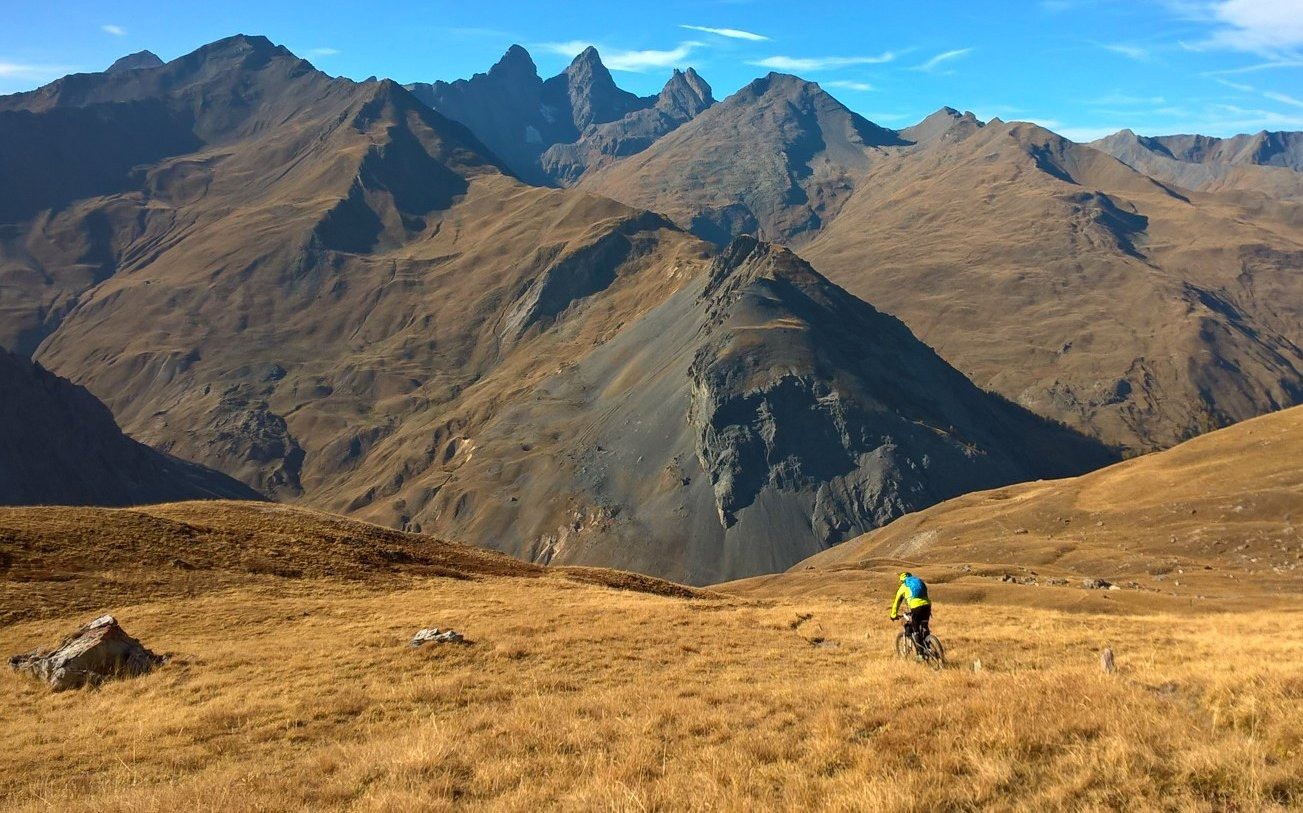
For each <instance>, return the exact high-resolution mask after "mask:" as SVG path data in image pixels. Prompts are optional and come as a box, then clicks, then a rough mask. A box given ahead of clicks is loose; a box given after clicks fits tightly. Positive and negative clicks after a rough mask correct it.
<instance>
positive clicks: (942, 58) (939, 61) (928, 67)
mask: <svg viewBox="0 0 1303 813" xmlns="http://www.w3.org/2000/svg"><path fill="white" fill-rule="evenodd" d="M972 52H973V49H972V48H956V49H955V50H953V51H942V52H941V53H939V54H937V55H936V56H934V57H932V58H931V59H929V60H928V61H927V62H924V63H923V64H921V65H915V66H914V67H913V68H911V69H910V70H915V71H923V72H925V73H934V72H936V70H937V68H939V67H941V66H942V65H944V64H945V63H947V62H950V61H951V60H955V59H959V58H960V57H964V56H967V55H969V54H971V53H972Z"/></svg>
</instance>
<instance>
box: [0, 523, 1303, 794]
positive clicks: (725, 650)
mask: <svg viewBox="0 0 1303 813" xmlns="http://www.w3.org/2000/svg"><path fill="white" fill-rule="evenodd" d="M106 529H107V530H106ZM169 529H171V530H169ZM77 551H85V556H84V557H82V556H81V555H80V554H78V553H77ZM384 551H388V552H389V553H387V554H384V553H382V552H384ZM396 552H401V555H400V553H396ZM0 553H3V556H4V562H5V563H6V564H5V567H4V568H3V569H2V570H0V584H3V585H4V592H3V593H2V594H0V613H3V615H4V617H5V618H7V619H9V620H11V621H12V623H9V624H7V625H6V626H4V627H3V628H0V652H3V653H5V654H9V653H13V652H19V651H25V650H28V649H31V648H33V647H36V646H40V645H48V644H51V643H53V642H55V641H56V640H57V639H58V637H59V636H60V635H61V634H63V633H65V632H67V631H69V630H70V629H71V628H73V627H74V626H76V625H77V624H79V623H81V622H84V621H86V620H88V619H89V618H90V617H92V616H94V615H96V614H98V613H100V612H106V611H111V612H113V613H115V614H116V615H117V617H118V618H119V620H120V621H121V622H122V623H123V625H124V626H125V627H126V629H127V630H128V631H129V632H130V633H132V634H133V635H136V636H138V637H140V638H141V640H142V641H143V642H145V643H146V644H147V645H148V646H150V647H152V648H154V649H156V650H158V651H164V652H170V653H173V654H174V660H173V661H172V662H171V663H170V664H168V665H166V666H165V667H163V668H162V669H161V670H160V671H158V672H156V673H154V674H151V675H148V676H146V677H143V678H139V679H136V680H131V681H124V682H116V683H109V684H107V685H105V686H104V687H103V688H102V689H100V690H98V691H83V692H70V693H63V694H57V695H56V694H50V693H48V692H47V691H46V690H45V689H44V688H42V687H41V686H39V685H38V684H36V683H34V682H31V681H28V680H26V679H22V678H20V677H19V676H18V675H16V674H14V673H11V672H8V671H5V672H3V673H0V692H3V694H4V696H5V697H6V698H7V699H8V700H7V702H6V703H4V704H0V730H3V731H4V732H5V735H6V744H7V747H6V748H4V749H2V750H0V799H2V800H3V802H0V807H3V808H5V809H11V810H37V809H47V808H49V807H50V806H57V807H59V808H61V809H66V810H70V811H75V810H96V811H99V810H125V809H131V810H174V809H196V808H212V807H221V808H222V809H226V810H268V809H275V810H282V809H345V808H347V809H354V810H406V809H417V808H419V809H452V808H455V807H489V808H493V809H503V810H527V809H528V810H532V809H537V808H538V807H540V806H554V807H560V808H567V809H616V810H671V809H673V810H681V809H703V810H704V809H725V810H744V809H757V808H794V807H803V808H822V809H846V810H849V809H867V810H933V809H944V808H960V809H972V808H978V807H995V808H1004V809H1038V810H1046V809H1050V810H1053V809H1064V810H1068V809H1072V810H1076V809H1082V808H1088V807H1105V808H1117V807H1122V806H1138V807H1151V808H1152V807H1166V808H1171V809H1188V810H1214V809H1218V810H1220V809H1242V810H1250V809H1252V810H1271V809H1287V808H1290V807H1292V806H1296V805H1297V804H1298V803H1299V802H1300V800H1303V779H1301V778H1300V777H1303V678H1300V669H1299V666H1300V664H1303V623H1301V622H1303V607H1301V606H1300V604H1299V602H1297V601H1293V602H1292V603H1291V602H1290V601H1288V600H1286V597H1280V598H1278V599H1277V601H1278V602H1279V607H1278V610H1277V611H1276V612H1273V613H1272V614H1271V615H1270V616H1269V617H1268V616H1265V615H1259V616H1246V615H1243V614H1238V613H1233V612H1228V611H1227V610H1228V608H1230V607H1232V606H1233V605H1232V604H1223V603H1221V602H1220V601H1217V600H1210V602H1209V604H1208V606H1207V607H1206V608H1205V609H1207V610H1208V612H1205V613H1199V614H1191V613H1188V612H1186V610H1185V607H1184V606H1183V605H1184V602H1183V601H1182V600H1180V599H1178V598H1169V599H1167V600H1166V603H1165V604H1163V605H1161V606H1160V605H1153V606H1148V607H1144V608H1131V609H1128V608H1126V607H1125V606H1123V605H1121V604H1118V605H1117V606H1104V605H1108V604H1109V602H1108V601H1105V600H1103V599H1099V600H1098V604H1099V608H1098V609H1092V608H1077V610H1076V611H1075V612H1065V611H1062V610H1059V609H1053V608H1051V606H1050V605H1049V604H1038V603H1037V602H1038V601H1042V599H1041V598H1040V597H1041V596H1044V595H1046V594H1045V593H1043V592H1041V591H1038V590H1036V589H1034V588H1025V587H1019V588H1017V589H1021V590H1022V591H1024V592H1025V593H1026V595H1027V599H1026V601H1025V602H1024V604H1025V605H1026V606H1025V608H1023V609H1020V610H1010V609H1009V608H1007V607H1001V606H999V604H998V603H997V602H992V601H984V600H980V599H973V598H972V597H971V596H970V597H968V600H961V599H962V598H963V597H962V596H961V595H960V593H961V592H962V591H963V590H964V589H965V588H962V587H960V586H959V585H950V584H939V585H938V586H937V588H936V595H937V598H938V601H939V607H940V608H941V609H939V610H938V614H937V620H936V623H935V625H934V628H935V631H936V632H937V634H938V635H940V636H941V637H942V639H943V640H944V641H945V642H946V644H947V646H948V648H949V651H950V653H951V655H952V660H953V662H954V663H953V665H952V667H951V668H949V669H947V670H944V671H942V672H939V673H938V672H931V671H928V670H926V669H923V668H921V667H919V666H917V665H915V664H912V663H902V662H899V661H896V660H894V659H893V658H892V657H891V655H890V649H891V639H892V636H893V634H894V629H893V627H892V626H891V625H890V624H888V623H887V622H886V621H885V605H886V601H887V598H888V596H889V593H890V591H891V589H892V588H893V586H894V585H892V584H891V583H890V581H889V580H888V579H883V578H874V579H868V578H866V579H865V581H864V582H863V584H862V589H859V590H858V591H856V592H855V593H853V594H851V595H849V596H847V595H843V596H837V595H834V594H832V593H827V594H814V595H787V596H784V595H782V591H777V590H775V591H770V592H768V593H766V592H765V591H763V590H757V589H755V588H754V587H753V588H752V590H751V595H748V596H740V595H736V594H735V595H732V596H724V595H720V594H709V593H698V594H695V595H696V596H697V597H693V596H694V594H692V593H690V592H688V591H686V590H680V591H675V590H672V589H670V588H669V586H668V585H665V583H657V582H649V581H646V580H638V582H636V583H635V584H633V586H637V587H644V588H647V589H653V590H657V591H658V592H660V593H671V592H673V593H677V595H659V594H656V593H651V592H638V591H632V590H621V589H613V587H612V585H614V586H615V587H623V586H629V583H628V582H626V581H624V579H626V578H628V577H624V576H622V575H620V574H615V573H612V572H610V571H591V570H588V571H572V570H557V571H551V570H545V569H542V568H536V567H533V566H528V565H520V564H516V563H513V562H511V560H507V559H504V558H502V557H498V556H495V555H492V554H486V553H483V552H480V551H475V550H472V549H465V548H461V547H460V546H449V545H446V544H444V543H439V542H432V541H429V540H428V539H424V538H421V537H415V536H408V535H403V534H397V533H394V532H391V531H386V530H382V529H378V528H374V527H372V526H365V525H361V524H359V523H354V522H349V521H344V520H340V519H337V518H333V517H330V516H329V515H323V514H317V513H313V512H305V511H299V510H296V509H286V508H278V507H267V506H240V505H236V504H229V503H227V504H215V505H203V504H183V505H176V506H167V507H162V508H155V509H141V510H130V511H127V510H124V511H85V510H79V511H75V512H74V511H64V510H56V511H53V512H51V515H50V519H49V521H48V522H47V521H45V520H44V519H42V517H41V515H40V514H39V513H36V512H34V511H28V510H12V511H3V512H0ZM255 553H256V554H258V555H259V556H261V557H263V558H265V559H266V560H270V561H275V562H276V563H277V564H276V567H275V568H274V569H272V570H270V571H269V570H268V569H267V568H265V567H262V566H256V567H250V566H249V564H248V561H249V560H248V559H246V558H244V557H245V555H246V554H248V555H249V556H253V555H254V554H255ZM404 556H406V557H408V558H410V559H411V561H402V560H403V558H404ZM170 558H180V559H182V560H184V561H185V562H186V563H187V564H189V565H192V566H194V567H195V569H194V570H183V569H181V568H179V567H176V566H172V565H171V564H167V565H164V564H161V562H163V561H164V560H167V561H169V562H170ZM377 559H378V560H380V561H383V562H384V564H379V563H377ZM74 561H85V562H86V564H85V565H77V566H74V565H73V564H72V563H73V562H74ZM38 562H44V563H45V565H44V567H45V569H44V571H40V569H39V568H38V567H37V563H38ZM858 573H859V574H860V575H861V576H867V574H865V573H864V572H863V571H859V572H858ZM42 574H44V575H42ZM150 574H153V578H155V579H156V580H157V585H156V586H155V587H154V588H153V589H155V591H156V592H154V593H153V594H152V595H151V594H150V592H149V591H148V590H147V589H146V588H147V587H148V586H147V585H142V584H141V583H140V582H139V580H140V579H145V578H148V577H149V576H150ZM42 578H46V579H51V580H55V581H41V580H40V579H42ZM185 579H190V580H191V581H190V582H189V587H188V588H187V586H186V582H185ZM1000 586H1001V587H1006V588H1008V589H1011V590H1012V589H1015V587H1016V586H1011V585H1000ZM61 590H62V591H67V593H68V594H70V595H71V596H72V598H69V599H67V600H63V599H59V598H57V597H58V596H59V595H60V591H61ZM187 590H188V591H189V592H187ZM1079 592H1082V593H1083V594H1084V593H1085V592H1086V591H1079ZM1090 592H1091V594H1092V597H1094V596H1095V595H1096V594H1099V593H1100V592H1101V591H1090ZM1103 592H1105V593H1107V592H1108V591H1103ZM1123 592H1124V593H1126V591H1123ZM38 598H39V600H40V601H43V602H46V603H45V604H42V605H40V606H39V607H37V608H36V609H35V610H33V603H34V602H35V601H36V600H37V599H38ZM60 601H62V602H63V603H59V602H60ZM1115 601H1116V600H1115ZM1032 608H1039V609H1036V610H1035V611H1033V609H1032ZM1267 618H1269V619H1270V623H1263V622H1264V621H1265V620H1266V619H1267ZM430 625H438V626H441V627H452V628H455V629H458V630H460V631H461V632H463V633H464V634H465V635H466V636H467V637H468V638H469V639H470V641H471V642H472V643H470V644H469V645H467V646H449V647H445V648H435V649H426V650H412V649H408V648H407V647H406V640H407V639H408V638H409V637H410V635H411V634H412V633H413V632H415V631H416V630H417V629H418V628H420V627H424V626H430ZM1105 645H1109V646H1112V647H1113V648H1114V649H1115V650H1116V651H1117V655H1118V664H1119V671H1118V672H1117V673H1116V674H1113V675H1106V674H1103V673H1102V672H1101V671H1100V670H1099V668H1098V665H1097V658H1098V651H1099V649H1100V648H1101V647H1103V646H1105ZM978 660H980V661H981V670H980V671H976V672H974V671H973V670H972V664H973V662H974V661H978Z"/></svg>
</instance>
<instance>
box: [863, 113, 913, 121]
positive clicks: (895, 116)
mask: <svg viewBox="0 0 1303 813" xmlns="http://www.w3.org/2000/svg"><path fill="white" fill-rule="evenodd" d="M864 118H866V119H868V120H869V121H910V120H916V118H915V114H913V113H865V114H864Z"/></svg>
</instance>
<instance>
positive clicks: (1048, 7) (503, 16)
mask: <svg viewBox="0 0 1303 813" xmlns="http://www.w3.org/2000/svg"><path fill="white" fill-rule="evenodd" d="M4 5H5V15H4V17H5V25H4V26H3V27H0V93H11V92H15V91H19V90H26V89H29V88H32V87H36V86H38V85H40V84H43V83H45V82H48V81H50V80H51V79H53V78H56V77H57V76H59V75H61V74H63V73H68V72H74V71H90V70H102V69H103V68H104V67H106V66H107V65H108V64H109V63H110V62H112V61H113V59H114V58H116V57H117V56H120V55H122V54H125V53H129V52H132V51H137V50H141V49H146V48H147V49H149V50H152V51H154V52H155V53H157V54H158V55H159V56H161V57H163V58H164V59H173V58H175V57H177V56H180V55H182V54H184V53H187V52H189V51H191V50H193V49H194V48H196V47H198V46H199V45H202V44H204V43H205V42H209V41H212V40H214V39H218V38H220V37H223V36H227V35H229V34H234V33H248V34H265V35H266V36H268V37H270V38H271V39H272V40H273V41H275V42H277V43H280V44H283V45H285V46H287V47H289V48H290V49H291V50H293V51H294V52H295V53H297V54H299V55H300V56H303V57H305V58H307V59H309V60H311V61H312V62H313V63H314V64H315V65H316V66H317V67H319V68H321V69H322V70H324V71H327V72H328V73H331V74H342V75H345V76H349V77H353V78H355V79H363V78H365V77H367V76H370V75H372V74H375V75H378V76H387V77H391V78H393V79H396V80H398V81H400V82H411V81H417V80H421V81H431V80H434V79H455V78H459V77H464V76H469V75H470V74H472V73H475V72H477V71H483V70H486V69H487V68H488V67H489V66H490V65H491V64H492V63H493V62H495V61H496V60H497V58H498V57H499V56H500V55H501V54H502V52H503V51H504V50H506V48H507V46H508V45H510V44H512V43H513V42H514V43H520V44H521V45H524V46H525V47H526V48H528V49H529V51H530V53H531V54H533V56H534V60H535V61H536V62H537V63H538V65H539V69H540V72H541V73H543V75H544V76H548V75H551V74H553V73H556V72H558V71H560V70H561V69H562V68H564V67H565V65H566V63H567V62H568V61H569V58H570V57H571V56H573V55H574V53H575V52H577V51H578V50H579V49H581V48H582V47H583V46H584V45H587V44H594V45H596V46H597V47H598V49H599V51H601V53H602V55H603V58H604V60H605V61H606V63H607V65H608V66H609V67H610V68H612V69H613V73H614V74H615V76H616V80H617V81H618V82H619V83H620V84H621V85H622V86H624V87H626V88H628V89H629V90H633V91H635V92H638V93H640V94H650V93H654V92H655V91H656V90H658V89H659V87H660V86H661V85H662V84H663V83H664V82H665V80H666V78H668V76H669V73H670V69H671V68H674V67H688V66H693V67H695V68H696V69H697V70H698V71H699V72H700V73H701V74H702V75H703V76H704V77H705V78H706V80H707V81H709V82H710V83H711V85H712V87H714V89H715V94H716V96H717V97H719V98H723V97H724V96H726V95H728V94H729V93H732V92H733V91H735V90H737V89H738V88H739V87H741V86H742V85H744V84H745V83H746V82H748V81H750V80H751V79H752V78H754V77H756V76H759V75H763V74H764V73H767V72H768V71H769V70H781V71H784V72H788V73H795V74H798V75H800V76H803V77H805V78H807V79H811V80H814V81H817V82H819V83H820V84H821V85H823V86H824V87H825V88H826V89H827V90H829V91H830V92H831V93H833V95H835V96H837V97H838V98H839V99H841V100H842V101H843V102H844V103H845V104H847V105H848V106H849V107H851V108H852V109H854V110H856V111H857V112H859V113H861V114H863V115H865V116H867V117H868V118H870V119H872V120H874V121H876V122H878V123H879V124H882V125H884V126H888V127H902V126H905V125H908V124H911V123H913V122H914V121H917V120H918V119H920V118H922V117H923V116H924V115H926V114H927V113H930V112H931V111H933V110H935V109H937V108H938V107H941V106H942V105H951V106H953V107H957V108H960V109H964V110H972V111H973V112H975V113H977V114H978V115H979V116H981V117H982V118H990V117H992V116H999V117H1001V118H1004V119H1022V120H1029V121H1036V122H1039V123H1041V124H1044V125H1045V126H1047V127H1050V128H1052V129H1054V130H1057V131H1058V132H1060V133H1063V134H1064V135H1066V136H1068V137H1070V138H1075V139H1078V140H1086V139H1090V138H1094V137H1097V136H1099V135H1103V134H1105V133H1108V132H1112V131H1114V130H1118V129H1120V128H1122V127H1130V128H1132V129H1134V130H1136V131H1137V132H1140V133H1142V134H1149V135H1160V134H1165V133H1174V132H1201V133H1206V134H1210V135H1231V134H1233V133H1237V132H1255V131H1257V130H1260V129H1274V130H1289V129H1293V130H1299V129H1303V0H1148V1H1147V0H1039V1H1037V0H1029V1H1028V2H1020V3H1016V2H987V0H963V1H962V2H930V3H922V4H920V3H899V2H893V3H888V2H882V1H881V0H858V2H830V1H828V2H825V1H824V0H801V2H794V1H793V0H690V2H680V0H658V2H655V3H646V2H635V1H634V0H629V1H628V2H617V1H616V0H605V1H599V0H574V1H573V2H564V1H562V0H553V1H552V2H549V3H543V2H527V1H526V0H514V1H511V2H509V1H508V0H478V2H464V0H463V2H444V1H443V0H426V1H425V2H371V3H364V2H358V1H357V0H352V1H351V2H342V0H317V2H312V3H301V2H271V1H269V0H261V2H249V1H248V0H221V1H220V2H207V3H202V4H199V3H190V2H172V3H167V2H158V0H154V1H153V2H138V1H137V0H124V1H122V2H114V3H104V2H60V0H41V1H40V2H37V1H36V0H5V3H4Z"/></svg>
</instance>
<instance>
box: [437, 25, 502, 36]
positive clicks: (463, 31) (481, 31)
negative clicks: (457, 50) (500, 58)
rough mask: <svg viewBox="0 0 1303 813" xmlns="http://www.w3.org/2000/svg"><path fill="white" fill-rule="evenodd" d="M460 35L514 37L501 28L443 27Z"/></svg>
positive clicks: (455, 34) (451, 32)
mask: <svg viewBox="0 0 1303 813" xmlns="http://www.w3.org/2000/svg"><path fill="white" fill-rule="evenodd" d="M443 30H444V31H447V32H448V33H449V34H452V35H454V36H458V37H483V38H485V39H512V38H513V36H514V35H513V34H511V32H509V31H503V30H502V29H501V28H483V27H481V26H452V27H449V28H445V29H443Z"/></svg>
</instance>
